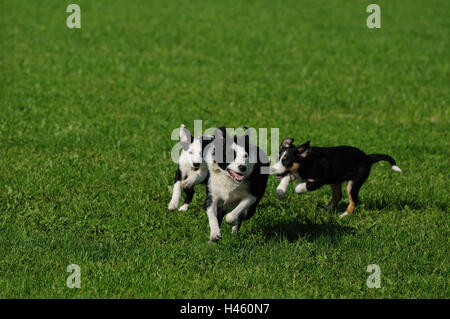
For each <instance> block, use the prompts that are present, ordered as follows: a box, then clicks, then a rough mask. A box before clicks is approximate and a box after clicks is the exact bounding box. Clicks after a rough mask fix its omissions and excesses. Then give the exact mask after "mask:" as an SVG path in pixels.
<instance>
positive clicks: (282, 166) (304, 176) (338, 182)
mask: <svg viewBox="0 0 450 319" xmlns="http://www.w3.org/2000/svg"><path fill="white" fill-rule="evenodd" d="M293 142H294V139H293V138H286V139H284V140H283V141H282V142H281V147H280V152H279V157H278V161H277V162H276V163H275V164H274V165H273V166H271V169H270V170H271V172H272V173H273V174H276V176H277V178H279V179H281V182H280V184H279V185H278V187H277V195H278V197H279V198H280V199H284V197H285V194H286V190H287V187H288V185H289V183H290V182H291V181H292V180H294V179H301V180H303V181H304V182H302V183H299V184H297V185H295V187H294V190H295V192H296V193H298V194H301V193H305V192H311V191H314V190H316V189H318V188H320V187H322V186H323V185H325V184H329V185H331V190H332V198H331V201H330V202H329V203H328V206H327V208H329V209H330V208H333V207H334V206H336V204H337V203H338V202H339V201H340V200H341V198H342V189H341V186H342V183H343V182H348V183H347V193H348V200H349V204H348V206H347V210H346V211H345V213H343V214H341V215H340V216H339V217H340V218H343V217H345V216H347V215H349V214H351V213H353V211H354V209H355V205H356V204H357V202H358V193H359V190H360V188H361V186H362V185H363V184H364V182H365V181H366V180H367V178H368V177H369V173H370V169H371V167H372V165H373V164H375V163H376V162H378V161H387V162H389V164H391V167H392V169H393V170H394V171H397V172H400V173H401V172H402V171H401V169H400V168H399V167H398V166H397V164H396V162H395V160H394V159H393V158H392V157H391V156H389V155H385V154H370V155H367V154H366V153H364V152H363V151H361V150H360V149H357V148H355V147H352V146H336V147H311V146H310V142H309V141H308V142H306V143H305V144H302V145H300V146H298V147H297V146H295V145H294V144H293Z"/></svg>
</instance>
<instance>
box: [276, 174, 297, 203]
mask: <svg viewBox="0 0 450 319" xmlns="http://www.w3.org/2000/svg"><path fill="white" fill-rule="evenodd" d="M293 179H295V177H294V176H292V175H291V174H288V175H286V176H284V177H283V178H281V181H280V184H279V185H278V187H277V190H276V192H277V196H278V198H279V199H280V200H284V199H285V198H286V191H287V188H288V186H289V183H290V182H291V181H292V180H293Z"/></svg>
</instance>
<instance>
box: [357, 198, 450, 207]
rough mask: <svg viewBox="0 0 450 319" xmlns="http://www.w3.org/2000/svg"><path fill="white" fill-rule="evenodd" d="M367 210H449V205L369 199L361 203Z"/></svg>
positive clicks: (407, 200)
mask: <svg viewBox="0 0 450 319" xmlns="http://www.w3.org/2000/svg"><path fill="white" fill-rule="evenodd" d="M359 205H360V206H363V207H364V208H365V209H367V210H384V209H396V210H404V209H412V210H423V209H425V208H438V209H440V210H445V209H447V203H442V202H438V201H436V202H434V203H432V204H430V203H428V202H425V201H422V202H420V201H416V200H410V199H391V200H374V199H369V200H367V201H364V202H361V203H360V204H359Z"/></svg>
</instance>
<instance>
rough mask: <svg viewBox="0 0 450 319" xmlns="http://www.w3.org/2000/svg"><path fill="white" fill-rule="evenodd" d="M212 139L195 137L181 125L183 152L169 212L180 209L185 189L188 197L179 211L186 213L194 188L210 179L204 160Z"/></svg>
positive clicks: (176, 174)
mask: <svg viewBox="0 0 450 319" xmlns="http://www.w3.org/2000/svg"><path fill="white" fill-rule="evenodd" d="M211 141H212V137H209V136H200V137H195V138H194V137H193V136H192V135H191V133H190V132H189V130H188V129H187V128H186V127H185V126H184V124H181V127H180V142H181V146H182V151H181V154H180V158H179V160H178V169H177V172H176V173H175V182H174V185H173V192H172V200H171V201H170V203H169V210H175V209H177V208H178V205H179V203H180V198H181V189H182V188H183V189H184V192H185V193H186V197H185V199H184V203H183V205H182V206H181V207H180V208H179V209H178V210H180V211H186V210H188V208H189V204H190V203H191V202H192V198H193V197H194V193H195V191H194V186H195V185H197V184H206V182H207V181H208V177H209V172H208V166H207V165H206V163H205V161H204V159H203V152H204V150H205V148H206V146H207V145H208V144H209V143H211Z"/></svg>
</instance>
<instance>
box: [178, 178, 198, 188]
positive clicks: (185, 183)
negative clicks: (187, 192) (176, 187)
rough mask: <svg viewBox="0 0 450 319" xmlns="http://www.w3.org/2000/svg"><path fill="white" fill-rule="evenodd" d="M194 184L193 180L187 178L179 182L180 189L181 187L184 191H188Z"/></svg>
mask: <svg viewBox="0 0 450 319" xmlns="http://www.w3.org/2000/svg"><path fill="white" fill-rule="evenodd" d="M194 182H195V181H194V180H192V179H189V178H188V179H186V180H184V181H183V182H181V187H183V188H184V189H190V188H192V187H193V186H194Z"/></svg>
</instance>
